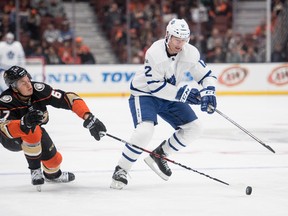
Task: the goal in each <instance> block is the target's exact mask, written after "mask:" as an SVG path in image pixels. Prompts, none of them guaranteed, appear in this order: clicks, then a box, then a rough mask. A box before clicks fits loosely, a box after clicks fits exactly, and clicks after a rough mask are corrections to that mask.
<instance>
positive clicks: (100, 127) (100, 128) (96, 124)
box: [83, 113, 107, 141]
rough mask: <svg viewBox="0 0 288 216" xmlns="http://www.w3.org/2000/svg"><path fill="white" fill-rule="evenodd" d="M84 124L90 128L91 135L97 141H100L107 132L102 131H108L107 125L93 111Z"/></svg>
mask: <svg viewBox="0 0 288 216" xmlns="http://www.w3.org/2000/svg"><path fill="white" fill-rule="evenodd" d="M83 126H84V127H85V128H88V129H89V131H90V134H91V136H93V137H94V138H95V139H96V140H97V141H99V140H100V139H101V137H102V136H104V134H105V133H101V132H106V131H107V130H106V127H105V125H104V124H103V123H102V122H101V121H100V120H99V119H97V118H96V117H95V116H94V115H93V114H92V113H90V114H89V116H88V118H87V119H85V121H84V123H83Z"/></svg>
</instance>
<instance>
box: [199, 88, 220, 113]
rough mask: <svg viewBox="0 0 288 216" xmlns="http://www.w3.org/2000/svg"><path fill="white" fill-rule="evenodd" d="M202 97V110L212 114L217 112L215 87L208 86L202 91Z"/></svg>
mask: <svg viewBox="0 0 288 216" xmlns="http://www.w3.org/2000/svg"><path fill="white" fill-rule="evenodd" d="M200 95H201V110H202V111H203V112H207V113H209V114H212V113H214V112H215V109H216V106H217V101H216V96H215V87H214V86H208V87H207V88H204V89H202V90H201V91H200Z"/></svg>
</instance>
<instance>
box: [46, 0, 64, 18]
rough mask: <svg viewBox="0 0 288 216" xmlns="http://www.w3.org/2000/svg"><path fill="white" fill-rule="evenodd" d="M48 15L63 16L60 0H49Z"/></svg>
mask: <svg viewBox="0 0 288 216" xmlns="http://www.w3.org/2000/svg"><path fill="white" fill-rule="evenodd" d="M48 15H49V16H51V17H54V18H56V17H65V13H64V7H63V4H62V0H49V2H48Z"/></svg>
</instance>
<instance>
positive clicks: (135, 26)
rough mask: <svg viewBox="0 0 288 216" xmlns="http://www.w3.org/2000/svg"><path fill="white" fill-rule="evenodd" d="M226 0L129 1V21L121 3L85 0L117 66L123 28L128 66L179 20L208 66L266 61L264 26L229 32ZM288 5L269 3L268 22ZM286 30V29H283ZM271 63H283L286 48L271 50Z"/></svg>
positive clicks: (280, 0) (121, 57) (230, 15)
mask: <svg viewBox="0 0 288 216" xmlns="http://www.w3.org/2000/svg"><path fill="white" fill-rule="evenodd" d="M232 2H233V1H231V0H200V1H191V0H177V1H173V0H165V1H161V0H141V1H140V0H130V5H129V12H130V13H131V15H130V17H129V20H127V19H126V14H127V11H126V3H125V1H120V0H110V1H107V0H90V3H91V4H92V5H93V6H94V7H95V11H96V14H97V15H98V19H99V21H100V23H101V25H102V28H103V30H104V31H105V33H106V35H107V38H108V39H109V40H110V42H111V43H112V47H113V48H114V51H115V52H116V54H117V56H119V60H120V62H121V63H126V62H127V61H128V53H127V48H126V46H127V43H128V41H127V37H126V32H127V31H126V29H127V23H128V21H130V26H131V28H130V31H129V34H130V41H131V42H130V43H131V46H132V49H131V62H130V63H142V62H143V60H144V54H145V51H146V50H147V48H148V47H149V46H150V45H151V44H152V43H153V42H154V41H155V40H157V39H159V38H161V37H164V35H165V26H166V24H167V23H168V21H169V20H170V19H171V18H173V17H176V18H184V19H185V20H186V21H187V22H188V24H189V26H190V29H191V32H192V34H191V39H190V43H191V44H193V45H195V46H197V48H198V49H199V50H200V51H201V53H202V54H203V56H202V58H203V59H205V60H206V61H207V62H212V63H225V62H229V63H241V62H265V61H266V44H265V40H266V32H265V25H264V26H263V25H262V24H260V25H259V27H257V28H256V29H255V32H251V33H250V34H244V35H243V34H240V33H234V32H233V30H232V22H233V10H232ZM285 3H286V4H288V2H287V0H272V22H273V23H274V22H275V20H276V19H277V16H278V14H279V13H280V12H281V10H283V8H284V4H285ZM286 28H288V26H286ZM271 61H273V62H285V61H286V62H287V61H288V46H287V42H286V46H279V45H277V44H276V45H275V47H273V50H272V55H271Z"/></svg>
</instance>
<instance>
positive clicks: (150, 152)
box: [106, 133, 229, 185]
mask: <svg viewBox="0 0 288 216" xmlns="http://www.w3.org/2000/svg"><path fill="white" fill-rule="evenodd" d="M106 136H108V137H111V138H113V139H115V140H118V141H120V142H122V143H125V144H128V145H130V146H133V147H134V148H137V149H140V150H142V151H143V152H146V153H149V154H153V155H154V156H155V157H157V158H162V159H164V160H166V161H168V162H170V163H173V164H176V165H178V166H180V167H183V168H185V169H187V170H190V171H193V172H195V173H198V174H200V175H203V176H205V177H207V178H210V179H212V180H214V181H217V182H220V183H222V184H225V185H229V184H228V183H227V182H224V181H222V180H220V179H217V178H214V177H212V176H209V175H207V174H205V173H202V172H199V171H197V170H195V169H192V168H190V167H188V166H186V165H183V164H181V163H178V162H176V161H173V160H170V159H169V158H166V157H163V156H162V155H159V154H156V153H154V152H152V151H149V150H147V149H144V148H142V147H139V146H137V145H134V144H131V143H128V142H127V141H125V140H122V139H120V138H118V137H116V136H113V135H111V134H109V133H106Z"/></svg>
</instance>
